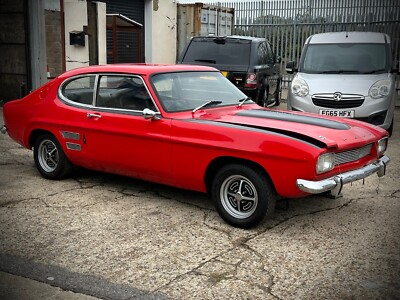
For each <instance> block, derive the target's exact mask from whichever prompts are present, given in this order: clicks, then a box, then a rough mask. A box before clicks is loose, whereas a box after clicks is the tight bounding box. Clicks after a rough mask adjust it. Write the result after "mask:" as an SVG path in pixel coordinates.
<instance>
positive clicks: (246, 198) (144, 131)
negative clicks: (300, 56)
mask: <svg viewBox="0 0 400 300" xmlns="http://www.w3.org/2000/svg"><path fill="white" fill-rule="evenodd" d="M3 114H4V121H5V125H4V126H3V127H2V128H1V131H2V132H3V133H5V132H7V133H8V134H9V136H10V137H11V138H13V139H14V140H15V141H16V142H18V143H19V144H21V145H23V146H24V147H26V148H28V149H32V148H33V153H34V160H35V163H36V166H37V168H38V170H39V172H40V173H41V175H42V176H43V177H45V178H48V179H61V178H64V177H66V176H68V175H69V174H70V172H71V171H72V167H73V166H74V165H75V166H80V167H85V168H88V169H94V170H99V171H104V172H110V173H115V174H121V175H126V176H131V177H135V178H140V179H144V180H148V181H153V182H157V183H161V184H166V185H170V186H174V187H179V188H184V189H190V190H195V191H200V192H209V193H210V194H211V197H212V198H213V200H214V202H215V206H216V209H217V211H218V213H219V214H220V216H221V217H222V218H223V219H224V220H225V221H226V222H228V223H229V224H232V225H233V226H237V227H242V228H249V227H252V226H255V225H256V224H258V223H259V222H260V221H262V220H263V218H264V217H265V216H267V215H270V214H271V213H272V212H273V210H274V207H275V203H276V200H277V198H278V197H284V198H294V197H303V196H306V195H308V194H316V193H323V192H327V191H330V192H331V194H332V195H333V196H338V195H340V194H341V191H342V187H343V185H344V184H346V183H349V182H352V181H355V180H359V179H362V178H365V177H367V176H369V175H371V174H373V173H377V174H378V176H383V175H384V174H385V171H386V165H387V164H388V162H389V158H388V157H387V156H385V155H384V152H385V150H386V147H387V141H388V133H387V132H386V131H385V130H383V129H381V128H379V127H376V126H373V125H370V124H367V123H364V122H360V121H356V120H351V119H348V120H347V119H342V118H334V117H323V116H319V115H313V114H306V113H296V112H288V111H278V110H270V109H268V108H262V107H260V106H258V105H257V104H255V103H254V102H253V101H252V100H251V99H249V98H247V97H246V96H245V95H244V94H243V93H242V92H241V91H240V90H238V89H237V88H236V87H235V86H234V85H233V84H232V83H231V82H229V80H228V79H226V78H225V77H224V76H223V75H222V74H221V73H220V72H218V70H216V69H214V68H211V67H203V66H190V65H163V66H161V65H133V64H126V65H105V66H91V67H85V68H80V69H75V70H72V71H69V72H66V73H65V74H63V75H61V76H59V77H57V78H56V79H54V80H52V81H50V82H49V83H47V84H45V85H44V86H43V87H41V88H39V89H37V90H36V91H34V92H32V93H31V94H29V95H28V96H26V97H24V98H22V99H19V100H15V101H10V102H8V103H6V104H5V105H4V108H3Z"/></svg>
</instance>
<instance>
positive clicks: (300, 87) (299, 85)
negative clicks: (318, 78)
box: [290, 77, 310, 97]
mask: <svg viewBox="0 0 400 300" xmlns="http://www.w3.org/2000/svg"><path fill="white" fill-rule="evenodd" d="M290 89H291V91H292V93H293V94H294V95H296V96H300V97H305V96H307V95H308V93H309V91H310V90H309V88H308V84H307V82H306V81H305V80H304V79H301V78H298V77H296V78H295V79H293V80H292V84H291V85H290Z"/></svg>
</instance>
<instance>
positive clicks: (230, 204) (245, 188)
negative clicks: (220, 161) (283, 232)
mask: <svg viewBox="0 0 400 300" xmlns="http://www.w3.org/2000/svg"><path fill="white" fill-rule="evenodd" d="M211 195H212V198H213V201H214V204H215V208H216V210H217V212H218V213H219V215H220V216H221V218H222V219H224V220H225V221H226V222H227V223H229V224H231V225H232V226H235V227H239V228H250V227H253V226H255V225H257V224H258V223H260V222H261V221H262V220H263V219H264V218H265V217H266V216H267V215H271V214H272V212H273V211H274V209H275V203H276V194H275V191H274V189H273V187H272V183H271V181H270V179H269V178H267V177H266V176H265V175H264V174H263V173H262V172H261V171H260V170H257V169H253V168H250V167H247V166H245V165H239V164H232V165H227V166H225V167H223V168H222V169H220V170H219V171H218V173H217V174H216V176H215V178H214V181H213V185H212V191H211Z"/></svg>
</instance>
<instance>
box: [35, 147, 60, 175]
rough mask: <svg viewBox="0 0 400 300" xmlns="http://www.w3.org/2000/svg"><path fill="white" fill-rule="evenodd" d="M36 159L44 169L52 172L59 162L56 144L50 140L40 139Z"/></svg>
mask: <svg viewBox="0 0 400 300" xmlns="http://www.w3.org/2000/svg"><path fill="white" fill-rule="evenodd" d="M38 160H39V164H40V166H41V167H42V169H43V170H44V171H46V172H48V173H50V172H53V171H54V170H55V169H56V168H57V165H58V162H59V156H58V150H57V146H56V145H55V144H54V143H53V142H52V141H50V140H44V141H42V142H41V143H40V145H39V148H38Z"/></svg>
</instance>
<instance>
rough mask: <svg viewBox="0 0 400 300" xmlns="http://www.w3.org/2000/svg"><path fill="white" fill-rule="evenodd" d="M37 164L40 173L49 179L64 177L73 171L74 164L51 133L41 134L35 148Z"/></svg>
mask: <svg viewBox="0 0 400 300" xmlns="http://www.w3.org/2000/svg"><path fill="white" fill-rule="evenodd" d="M33 157H34V160H35V165H36V168H37V169H38V171H39V172H40V174H41V175H42V176H43V177H44V178H47V179H62V178H65V177H67V176H68V175H69V174H70V173H71V171H72V164H71V162H70V161H69V160H68V158H67V157H66V156H65V154H64V151H63V149H62V147H61V145H60V143H59V142H58V141H57V139H56V138H55V137H54V136H53V135H51V134H43V135H41V136H39V137H38V138H37V140H36V142H35V145H34V149H33Z"/></svg>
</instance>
